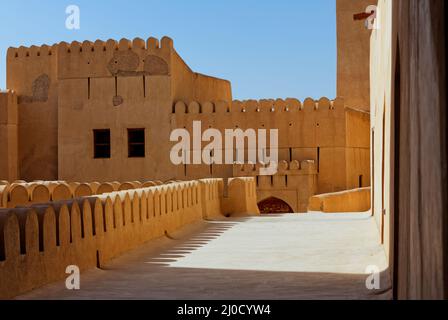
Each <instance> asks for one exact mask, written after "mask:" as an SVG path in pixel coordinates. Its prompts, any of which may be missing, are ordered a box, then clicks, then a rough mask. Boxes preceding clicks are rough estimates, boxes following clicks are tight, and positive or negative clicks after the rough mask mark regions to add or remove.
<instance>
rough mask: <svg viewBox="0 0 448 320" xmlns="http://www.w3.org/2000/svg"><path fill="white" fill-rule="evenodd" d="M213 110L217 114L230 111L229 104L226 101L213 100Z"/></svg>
mask: <svg viewBox="0 0 448 320" xmlns="http://www.w3.org/2000/svg"><path fill="white" fill-rule="evenodd" d="M215 112H216V113H218V114H224V113H228V112H230V108H229V104H228V103H227V102H226V101H222V100H220V101H216V102H215Z"/></svg>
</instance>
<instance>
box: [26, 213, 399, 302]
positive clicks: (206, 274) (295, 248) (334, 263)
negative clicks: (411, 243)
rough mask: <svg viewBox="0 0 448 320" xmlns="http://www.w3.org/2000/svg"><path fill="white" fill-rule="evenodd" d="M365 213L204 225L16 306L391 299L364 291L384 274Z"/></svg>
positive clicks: (386, 293) (385, 283)
mask: <svg viewBox="0 0 448 320" xmlns="http://www.w3.org/2000/svg"><path fill="white" fill-rule="evenodd" d="M379 242H380V239H379V233H378V230H377V227H376V225H375V221H374V220H373V218H372V217H371V216H370V214H368V213H359V214H321V213H310V214H303V215H299V214H295V215H293V214H286V215H278V216H261V217H253V218H243V219H227V220H223V221H206V222H201V223H198V224H195V225H192V226H189V227H187V228H185V229H184V230H182V231H180V232H178V233H176V234H172V235H169V237H166V238H161V239H157V240H155V241H151V242H150V243H148V244H146V245H144V246H142V247H140V248H138V249H137V250H134V251H132V252H130V253H128V254H126V255H124V256H122V257H120V258H118V259H116V260H114V261H113V262H112V263H110V264H108V265H107V266H106V267H105V268H104V269H101V270H100V269H95V270H90V271H87V272H84V273H82V274H81V290H78V291H69V290H67V289H66V288H65V281H60V282H58V283H54V284H51V285H47V286H45V287H43V288H40V289H37V290H35V291H33V292H30V293H28V294H25V295H22V296H20V297H18V299H89V300H91V299H232V300H235V299H237V300H239V299H286V300H288V299H390V298H391V290H390V286H391V285H390V280H389V277H388V272H387V271H385V272H382V275H381V283H380V286H381V288H380V289H379V290H368V289H367V288H366V284H365V283H366V279H367V277H368V275H367V274H366V269H367V267H369V266H376V267H377V268H378V269H379V270H381V271H384V270H386V267H387V262H386V256H385V252H384V249H383V247H382V246H381V245H380V244H379Z"/></svg>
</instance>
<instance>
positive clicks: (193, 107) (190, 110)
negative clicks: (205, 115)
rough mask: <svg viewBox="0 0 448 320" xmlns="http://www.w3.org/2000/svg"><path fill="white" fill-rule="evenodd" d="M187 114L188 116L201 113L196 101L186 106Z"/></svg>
mask: <svg viewBox="0 0 448 320" xmlns="http://www.w3.org/2000/svg"><path fill="white" fill-rule="evenodd" d="M188 113H189V114H199V113H201V106H200V104H199V103H198V102H197V101H192V102H190V104H189V105H188Z"/></svg>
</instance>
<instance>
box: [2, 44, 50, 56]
mask: <svg viewBox="0 0 448 320" xmlns="http://www.w3.org/2000/svg"><path fill="white" fill-rule="evenodd" d="M57 48H58V44H53V45H51V46H49V45H46V44H44V45H42V46H31V47H24V46H20V47H19V48H14V47H10V48H8V52H7V55H6V56H7V59H8V60H10V59H24V58H36V57H46V56H53V55H56V54H57Z"/></svg>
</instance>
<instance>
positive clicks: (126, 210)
mask: <svg viewBox="0 0 448 320" xmlns="http://www.w3.org/2000/svg"><path fill="white" fill-rule="evenodd" d="M123 194H124V199H123V226H126V227H129V226H130V225H131V224H133V223H134V221H135V217H134V212H133V211H132V199H131V195H130V194H129V193H128V192H124V193H123Z"/></svg>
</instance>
